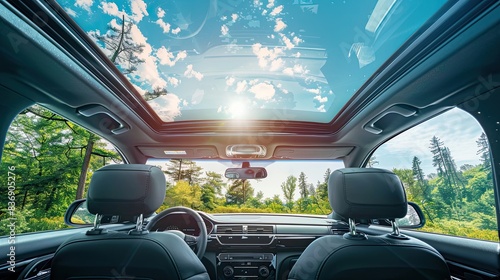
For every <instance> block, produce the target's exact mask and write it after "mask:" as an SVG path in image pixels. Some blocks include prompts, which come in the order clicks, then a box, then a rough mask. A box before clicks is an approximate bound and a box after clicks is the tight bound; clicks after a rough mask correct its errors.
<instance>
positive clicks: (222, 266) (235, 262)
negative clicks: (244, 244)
mask: <svg viewBox="0 0 500 280" xmlns="http://www.w3.org/2000/svg"><path fill="white" fill-rule="evenodd" d="M217 259H218V262H217V279H218V280H233V279H234V280H246V279H256V280H261V279H262V280H264V279H274V275H275V273H276V272H275V268H274V264H273V262H274V261H275V255H274V254H272V253H220V254H219V255H218V256H217Z"/></svg>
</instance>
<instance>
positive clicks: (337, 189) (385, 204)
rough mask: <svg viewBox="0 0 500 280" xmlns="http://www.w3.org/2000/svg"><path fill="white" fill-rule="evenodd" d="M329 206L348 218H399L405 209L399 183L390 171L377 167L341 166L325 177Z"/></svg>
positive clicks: (402, 192)
mask: <svg viewBox="0 0 500 280" xmlns="http://www.w3.org/2000/svg"><path fill="white" fill-rule="evenodd" d="M328 199H329V201H330V206H331V207H332V209H333V210H334V211H335V212H336V213H337V214H339V215H340V216H342V217H345V218H350V219H395V218H402V217H404V216H405V215H406V211H407V210H408V208H407V207H408V206H407V201H406V193H405V190H404V188H403V184H402V183H401V181H400V180H399V178H398V176H396V174H394V173H393V172H391V171H389V170H385V169H379V168H343V169H338V170H336V171H334V172H333V173H332V174H330V178H329V179H328Z"/></svg>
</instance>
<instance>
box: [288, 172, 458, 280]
mask: <svg viewBox="0 0 500 280" xmlns="http://www.w3.org/2000/svg"><path fill="white" fill-rule="evenodd" d="M328 189H329V192H328V195H329V199H330V203H331V206H332V208H333V209H334V210H335V212H337V213H340V214H341V215H342V216H343V217H346V218H348V219H349V218H350V219H353V218H363V219H364V218H367V219H372V218H389V219H390V218H396V217H402V216H404V215H405V213H406V204H407V202H406V195H405V193H404V189H403V186H402V184H401V182H400V180H399V178H398V177H397V176H396V175H394V173H392V172H390V171H387V170H383V169H375V168H346V169H340V170H337V171H335V172H333V173H332V174H331V175H330V178H329V181H328ZM403 208H404V210H403ZM450 278H451V277H450V273H449V270H448V267H447V265H446V262H445V260H444V258H443V257H442V256H441V255H440V254H439V252H438V251H436V250H435V249H434V248H432V247H431V246H429V245H428V244H426V243H424V242H422V241H420V240H417V239H415V238H410V237H406V236H393V235H390V234H385V235H379V236H366V237H365V238H351V235H349V234H346V235H344V236H342V235H330V236H324V237H321V238H319V239H317V240H315V241H314V242H312V243H311V244H310V245H309V246H308V247H307V248H306V250H305V251H304V252H303V253H302V255H301V256H300V258H299V259H298V260H297V262H296V264H295V265H294V267H293V268H292V270H291V271H290V274H289V275H288V279H289V280H311V279H317V280H330V279H450Z"/></svg>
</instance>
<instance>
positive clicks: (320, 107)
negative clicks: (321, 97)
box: [318, 104, 326, 113]
mask: <svg viewBox="0 0 500 280" xmlns="http://www.w3.org/2000/svg"><path fill="white" fill-rule="evenodd" d="M318 111H320V112H321V113H325V112H326V110H325V104H321V106H319V107H318Z"/></svg>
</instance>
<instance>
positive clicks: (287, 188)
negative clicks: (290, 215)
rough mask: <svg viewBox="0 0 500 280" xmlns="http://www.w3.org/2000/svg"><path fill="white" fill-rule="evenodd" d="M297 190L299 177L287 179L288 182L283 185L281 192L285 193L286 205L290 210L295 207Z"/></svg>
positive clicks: (291, 176)
mask: <svg viewBox="0 0 500 280" xmlns="http://www.w3.org/2000/svg"><path fill="white" fill-rule="evenodd" d="M296 188H297V177H295V176H293V175H290V176H288V177H287V178H286V181H285V182H283V183H281V190H282V191H283V196H284V197H285V201H286V204H287V206H288V208H290V209H291V208H292V206H293V200H294V196H295V189H296Z"/></svg>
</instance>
